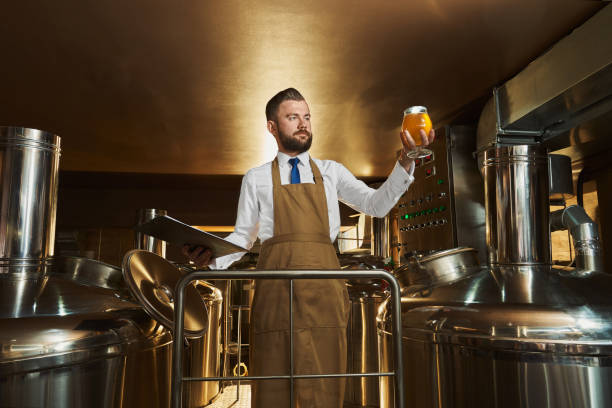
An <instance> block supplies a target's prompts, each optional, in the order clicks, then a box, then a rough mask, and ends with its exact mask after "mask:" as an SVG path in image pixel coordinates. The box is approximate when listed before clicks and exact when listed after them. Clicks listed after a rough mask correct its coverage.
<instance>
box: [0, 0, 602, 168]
mask: <svg viewBox="0 0 612 408" xmlns="http://www.w3.org/2000/svg"><path fill="white" fill-rule="evenodd" d="M602 4H603V3H602V2H595V1H580V2H576V1H573V0H563V1H560V0H537V1H533V0H498V1H494V2H492V1H489V0H462V1H443V0H425V1H404V2H396V1H385V0H383V1H378V2H373V1H348V0H337V1H329V0H327V1H323V0H316V1H311V2H289V1H280V0H261V1H257V2H255V1H237V0H226V1H223V2H212V1H210V2H206V1H201V0H199V1H177V2H168V1H162V0H153V1H149V0H148V1H144V0H133V1H129V2H125V1H117V0H106V1H93V0H91V1H76V0H66V1H63V2H44V1H24V2H10V3H9V2H5V4H3V6H2V8H3V17H4V18H3V24H2V25H1V26H0V55H2V60H1V62H0V106H2V109H0V123H1V124H3V125H19V126H28V127H35V128H41V129H45V130H51V131H55V132H56V133H58V134H59V135H60V136H62V144H63V155H62V162H61V163H62V164H61V166H62V168H63V169H64V170H69V171H93V172H135V173H168V174H201V175H220V174H226V175H237V174H243V173H244V172H245V171H246V170H248V169H249V168H250V167H252V166H255V165H258V164H261V163H263V162H264V161H266V160H270V159H271V158H272V157H273V156H274V154H275V143H274V140H273V138H272V137H271V136H270V135H269V134H267V132H266V130H265V118H264V113H263V111H264V105H265V103H266V101H267V100H268V99H269V98H270V97H271V96H272V95H273V94H274V93H276V92H277V91H279V90H281V89H283V88H286V87H289V86H294V87H296V88H298V89H300V90H301V91H302V93H303V94H304V95H305V96H306V98H307V100H308V102H309V104H310V107H311V111H312V113H313V130H314V143H313V149H312V152H313V155H315V156H317V157H320V158H326V159H333V160H337V161H340V162H343V163H344V164H346V165H347V167H349V168H350V169H351V170H352V171H353V172H354V173H355V174H356V175H358V176H371V177H380V176H385V175H386V174H387V173H388V171H389V170H390V168H391V166H392V163H393V157H394V154H395V153H394V152H395V150H397V149H398V148H399V147H400V143H399V140H398V138H397V133H398V130H399V125H400V122H401V112H402V110H403V109H404V108H405V107H407V106H409V105H415V104H423V105H427V106H428V107H429V108H430V112H431V116H432V118H433V120H434V122H437V123H443V122H444V121H446V120H448V118H450V117H451V116H452V115H453V114H455V113H456V112H457V111H458V110H460V109H461V107H463V106H465V105H466V104H468V103H470V102H471V101H473V100H476V99H478V98H482V97H483V96H484V95H487V94H488V93H489V92H490V90H491V88H492V86H494V85H496V84H499V83H501V82H502V81H504V80H505V79H507V78H508V77H510V76H512V75H513V74H515V73H516V72H518V71H519V70H520V69H521V68H523V67H524V66H525V65H526V64H527V63H528V62H529V61H531V60H533V59H534V58H535V57H537V56H538V55H539V54H540V53H542V52H543V51H544V50H546V49H547V48H548V47H549V46H550V45H552V44H553V43H555V42H556V41H557V40H559V39H560V38H561V37H562V36H563V35H565V34H567V33H569V32H570V31H571V29H573V28H574V27H576V26H578V25H579V24H580V23H582V22H583V21H585V20H586V19H587V18H588V17H589V16H591V15H592V14H593V13H595V12H596V11H597V10H598V9H599V8H601V7H603V5H602Z"/></svg>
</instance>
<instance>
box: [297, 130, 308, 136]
mask: <svg viewBox="0 0 612 408" xmlns="http://www.w3.org/2000/svg"><path fill="white" fill-rule="evenodd" d="M297 135H306V136H310V132H309V131H307V130H298V131H297V132H295V133H293V136H297Z"/></svg>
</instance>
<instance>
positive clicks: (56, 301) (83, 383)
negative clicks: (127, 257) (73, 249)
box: [0, 261, 172, 408]
mask: <svg viewBox="0 0 612 408" xmlns="http://www.w3.org/2000/svg"><path fill="white" fill-rule="evenodd" d="M92 262H95V261H92ZM62 275H63V276H62ZM71 276H73V274H71V273H66V274H61V273H54V274H53V275H52V276H50V277H49V278H48V282H47V284H46V285H45V288H44V290H43V291H42V293H41V294H40V296H38V298H37V302H36V308H35V309H36V310H35V311H34V312H33V313H32V314H29V315H26V314H22V316H21V317H20V318H11V317H9V318H7V317H5V316H3V318H1V319H0V345H1V350H2V352H1V353H0V395H2V398H1V399H0V407H84V406H87V407H105V408H106V407H130V406H140V405H139V404H140V403H141V402H142V401H149V404H148V405H147V406H152V407H165V406H168V404H169V388H168V387H167V386H164V384H169V381H170V353H171V350H170V345H171V342H172V336H171V334H170V332H169V331H168V330H166V329H164V328H163V327H161V326H160V325H159V324H158V323H157V322H155V321H154V320H153V319H151V318H150V317H149V316H148V315H147V314H146V313H145V312H144V311H143V310H142V308H141V307H140V306H139V305H137V304H135V303H133V302H130V301H129V300H126V299H123V298H122V297H121V296H117V292H115V291H113V290H110V289H106V288H102V287H93V286H91V287H86V286H83V284H82V282H80V283H76V282H73V281H72V279H71ZM150 368H153V369H150ZM142 378H147V381H146V382H143V381H142ZM151 384H154V385H151Z"/></svg>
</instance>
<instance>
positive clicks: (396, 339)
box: [171, 270, 404, 408]
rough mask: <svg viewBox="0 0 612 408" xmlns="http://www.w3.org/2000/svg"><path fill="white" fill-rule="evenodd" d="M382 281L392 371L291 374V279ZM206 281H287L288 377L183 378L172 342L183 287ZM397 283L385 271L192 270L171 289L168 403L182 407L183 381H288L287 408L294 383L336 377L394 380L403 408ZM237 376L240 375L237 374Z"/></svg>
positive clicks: (179, 348)
mask: <svg viewBox="0 0 612 408" xmlns="http://www.w3.org/2000/svg"><path fill="white" fill-rule="evenodd" d="M313 278H314V279H382V280H385V281H387V282H388V283H389V286H390V290H391V295H392V301H393V302H392V310H391V314H392V318H393V349H394V353H393V354H394V360H395V361H394V372H382V373H381V372H375V373H350V374H340V373H339V374H294V364H293V363H294V361H293V359H294V356H293V280H294V279H313ZM207 279H289V280H290V284H289V316H290V319H289V320H290V326H289V327H290V330H289V333H290V334H289V342H290V362H289V367H290V370H289V375H275V376H248V377H240V376H238V377H183V342H182V341H176V339H180V338H183V336H184V335H183V329H184V323H185V322H184V308H185V288H186V287H187V286H188V285H189V284H191V282H193V281H195V280H207ZM400 296H401V295H400V287H399V283H398V282H397V280H396V279H395V278H394V277H393V275H391V274H390V273H389V272H387V271H383V270H351V271H334V270H287V271H254V270H246V271H240V270H231V271H227V270H211V271H196V272H192V273H189V274H187V275H185V276H183V277H182V278H181V280H180V281H179V282H178V283H177V285H176V289H175V303H174V339H175V341H174V342H173V353H172V391H171V398H172V400H171V403H172V407H173V408H182V389H183V382H184V381H222V380H237V381H240V380H242V381H244V380H245V379H248V380H249V381H252V380H289V383H290V391H289V398H290V406H293V402H294V390H293V386H294V381H295V380H298V379H305V378H310V379H312V378H339V377H385V376H386V377H394V384H395V396H396V398H395V406H396V407H398V408H403V407H404V387H403V382H404V381H403V377H404V375H403V359H402V341H401V338H402V336H401V335H402V331H401V329H402V325H401V297H400ZM239 374H240V373H239Z"/></svg>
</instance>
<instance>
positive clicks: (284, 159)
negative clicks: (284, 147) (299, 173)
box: [276, 151, 310, 166]
mask: <svg viewBox="0 0 612 408" xmlns="http://www.w3.org/2000/svg"><path fill="white" fill-rule="evenodd" d="M276 157H277V159H278V164H280V165H281V166H288V165H289V159H291V158H292V157H291V156H289V155H288V154H285V153H283V152H278V154H277V155H276ZM295 157H297V158H298V159H300V164H303V165H306V163H309V162H310V154H309V153H308V152H307V151H306V152H302V153H300V154H298V155H297V156H295Z"/></svg>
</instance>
